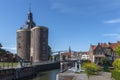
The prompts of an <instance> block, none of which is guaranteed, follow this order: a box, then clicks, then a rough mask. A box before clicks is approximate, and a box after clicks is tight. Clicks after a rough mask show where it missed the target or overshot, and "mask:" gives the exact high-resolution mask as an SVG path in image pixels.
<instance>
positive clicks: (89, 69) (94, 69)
mask: <svg viewBox="0 0 120 80" xmlns="http://www.w3.org/2000/svg"><path fill="white" fill-rule="evenodd" d="M83 68H84V69H85V72H86V74H87V76H88V78H89V76H90V75H94V74H98V72H99V67H98V66H97V65H96V64H95V63H90V62H87V63H83Z"/></svg>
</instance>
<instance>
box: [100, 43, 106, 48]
mask: <svg viewBox="0 0 120 80" xmlns="http://www.w3.org/2000/svg"><path fill="white" fill-rule="evenodd" d="M100 45H101V47H102V48H105V47H108V45H107V44H106V43H101V44H100Z"/></svg>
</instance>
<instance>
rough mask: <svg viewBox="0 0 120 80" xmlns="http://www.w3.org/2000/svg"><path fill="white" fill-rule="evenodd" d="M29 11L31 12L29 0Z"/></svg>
mask: <svg viewBox="0 0 120 80" xmlns="http://www.w3.org/2000/svg"><path fill="white" fill-rule="evenodd" d="M29 12H31V2H30V3H29Z"/></svg>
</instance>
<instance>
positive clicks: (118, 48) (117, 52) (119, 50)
mask: <svg viewBox="0 0 120 80" xmlns="http://www.w3.org/2000/svg"><path fill="white" fill-rule="evenodd" d="M115 52H116V54H117V55H118V56H119V57H120V45H119V46H117V47H116V49H115Z"/></svg>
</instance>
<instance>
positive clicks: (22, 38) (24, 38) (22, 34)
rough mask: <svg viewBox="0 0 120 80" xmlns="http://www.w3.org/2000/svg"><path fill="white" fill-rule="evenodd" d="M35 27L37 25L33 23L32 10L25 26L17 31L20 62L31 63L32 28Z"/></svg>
mask: <svg viewBox="0 0 120 80" xmlns="http://www.w3.org/2000/svg"><path fill="white" fill-rule="evenodd" d="M34 26H36V24H35V23H34V21H33V16H32V13H31V10H30V11H29V13H28V18H27V21H26V23H25V25H24V26H23V27H21V28H20V29H19V30H17V55H18V61H19V60H24V61H30V41H31V28H33V27H34Z"/></svg>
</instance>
